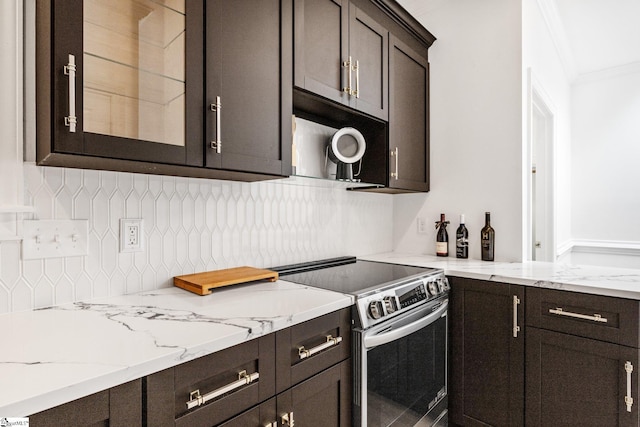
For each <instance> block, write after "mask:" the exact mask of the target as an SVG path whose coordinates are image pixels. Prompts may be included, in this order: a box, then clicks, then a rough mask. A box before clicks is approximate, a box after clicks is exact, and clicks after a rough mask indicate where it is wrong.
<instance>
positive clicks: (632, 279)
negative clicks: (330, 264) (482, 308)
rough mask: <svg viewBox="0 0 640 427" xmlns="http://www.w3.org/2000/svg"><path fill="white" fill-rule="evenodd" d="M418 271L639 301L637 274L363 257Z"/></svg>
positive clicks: (426, 257) (592, 268)
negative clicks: (425, 269) (438, 270)
mask: <svg viewBox="0 0 640 427" xmlns="http://www.w3.org/2000/svg"><path fill="white" fill-rule="evenodd" d="M362 259H366V260H370V261H382V262H390V263H396V264H407V265H415V266H420V267H433V268H441V269H443V270H444V272H445V274H447V275H451V276H458V277H466V278H470V279H481V280H488V281H494V282H502V283H511V284H515V285H525V286H537V287H542V288H551V289H562V290H566V291H575V292H583V293H588V294H597V295H605V296H613V297H621V298H629V299H635V300H640V270H636V269H627V268H611V267H595V266H580V265H567V264H560V263H551V262H540V261H528V262H521V263H517V262H487V261H480V260H473V259H466V260H463V259H457V258H455V256H454V257H451V256H449V257H446V258H442V257H437V256H433V255H415V254H403V253H394V252H389V253H383V254H376V255H370V256H366V257H362Z"/></svg>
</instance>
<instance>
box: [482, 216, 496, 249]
mask: <svg viewBox="0 0 640 427" xmlns="http://www.w3.org/2000/svg"><path fill="white" fill-rule="evenodd" d="M484 222H485V224H484V227H483V228H482V231H481V232H480V240H481V243H482V248H481V250H482V260H483V261H493V253H494V243H495V239H496V233H495V231H494V230H493V228H492V227H491V213H490V212H485V214H484Z"/></svg>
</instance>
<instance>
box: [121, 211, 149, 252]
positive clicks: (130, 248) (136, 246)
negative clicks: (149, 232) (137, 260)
mask: <svg viewBox="0 0 640 427" xmlns="http://www.w3.org/2000/svg"><path fill="white" fill-rule="evenodd" d="M142 224H143V222H142V219H125V218H121V219H120V252H142V251H143V250H144V245H143V242H144V230H143V228H142Z"/></svg>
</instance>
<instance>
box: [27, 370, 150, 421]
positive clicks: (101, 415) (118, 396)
mask: <svg viewBox="0 0 640 427" xmlns="http://www.w3.org/2000/svg"><path fill="white" fill-rule="evenodd" d="M141 414H142V386H141V380H135V381H131V382H128V383H125V384H122V385H119V386H117V387H113V388H111V389H109V390H104V391H101V392H98V393H95V394H92V395H89V396H86V397H83V398H81V399H78V400H74V401H72V402H69V403H66V404H64V405H60V406H56V407H55V408H51V409H48V410H46V411H42V412H38V413H37V414H34V415H30V416H29V425H30V426H32V427H33V426H35V427H49V426H51V427H59V426H74V427H81V426H110V427H136V426H138V427H139V426H142V416H141Z"/></svg>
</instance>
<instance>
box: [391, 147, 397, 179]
mask: <svg viewBox="0 0 640 427" xmlns="http://www.w3.org/2000/svg"><path fill="white" fill-rule="evenodd" d="M389 155H390V156H391V157H395V158H396V171H395V172H391V178H395V179H396V181H397V180H398V177H399V176H400V172H399V171H398V147H396V149H395V150H393V151H390V152H389Z"/></svg>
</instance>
